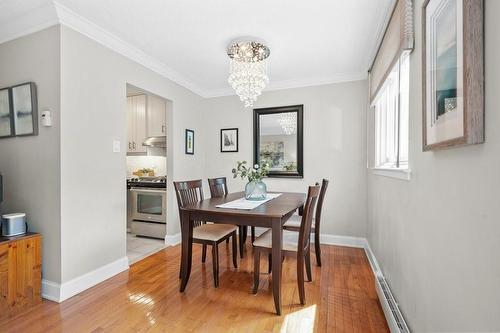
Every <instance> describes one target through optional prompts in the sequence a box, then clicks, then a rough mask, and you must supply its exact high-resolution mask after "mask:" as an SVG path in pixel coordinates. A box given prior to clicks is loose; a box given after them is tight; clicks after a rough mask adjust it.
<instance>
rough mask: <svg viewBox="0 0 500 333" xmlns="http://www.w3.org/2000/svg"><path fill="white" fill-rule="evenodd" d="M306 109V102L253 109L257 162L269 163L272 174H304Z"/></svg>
mask: <svg viewBox="0 0 500 333" xmlns="http://www.w3.org/2000/svg"><path fill="white" fill-rule="evenodd" d="M303 110H304V106H303V105H292V106H281V107H274V108H264V109H254V110H253V115H254V118H253V151H254V164H259V165H260V164H263V163H269V165H270V167H271V170H270V172H269V175H268V177H288V178H303V177H304V164H303V151H304V150H303V130H304V129H303V119H304V116H303Z"/></svg>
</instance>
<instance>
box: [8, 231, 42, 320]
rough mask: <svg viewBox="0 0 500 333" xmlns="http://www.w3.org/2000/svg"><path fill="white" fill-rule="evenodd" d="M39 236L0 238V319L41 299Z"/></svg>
mask: <svg viewBox="0 0 500 333" xmlns="http://www.w3.org/2000/svg"><path fill="white" fill-rule="evenodd" d="M41 253H42V250H41V236H40V234H36V233H27V234H24V235H21V236H13V237H0V320H3V319H6V318H10V317H13V316H15V315H17V314H19V313H21V312H23V311H25V310H26V309H28V308H30V307H32V306H34V305H36V304H39V303H41V302H42V297H41V288H42V256H41Z"/></svg>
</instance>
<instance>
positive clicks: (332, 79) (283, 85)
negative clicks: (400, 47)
mask: <svg viewBox="0 0 500 333" xmlns="http://www.w3.org/2000/svg"><path fill="white" fill-rule="evenodd" d="M367 77H368V75H367V72H354V73H342V74H335V75H332V76H329V77H326V78H307V79H292V80H283V81H272V82H271V83H270V84H269V87H267V88H266V89H265V90H264V91H263V92H267V91H274V90H285V89H294V88H305V87H314V86H322V85H327V84H333V83H343V82H351V81H361V80H366V79H367ZM233 95H235V93H234V90H233V89H231V88H230V87H227V88H223V89H214V90H210V91H207V92H206V94H205V96H204V97H205V98H214V97H223V96H233Z"/></svg>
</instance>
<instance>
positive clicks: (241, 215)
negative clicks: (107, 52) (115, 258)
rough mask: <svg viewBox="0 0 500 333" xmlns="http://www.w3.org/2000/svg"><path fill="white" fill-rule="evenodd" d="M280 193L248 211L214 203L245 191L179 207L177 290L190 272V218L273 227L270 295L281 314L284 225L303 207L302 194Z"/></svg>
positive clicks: (222, 202) (191, 232)
mask: <svg viewBox="0 0 500 333" xmlns="http://www.w3.org/2000/svg"><path fill="white" fill-rule="evenodd" d="M280 193H281V195H280V196H278V197H277V198H274V199H272V200H270V201H267V202H265V203H263V204H261V205H260V206H258V207H256V208H254V209H251V210H242V209H226V208H217V207H216V206H218V205H221V204H224V203H227V202H230V201H233V200H236V199H240V198H243V197H244V196H245V193H244V192H237V193H230V194H228V195H226V196H224V197H221V198H210V199H205V200H202V201H199V202H197V203H194V204H187V205H185V206H184V207H182V208H181V209H180V214H181V216H180V220H181V236H182V255H181V285H180V291H181V292H184V290H186V286H187V283H188V281H189V275H190V273H191V262H192V253H193V251H192V248H193V221H208V222H213V223H228V224H235V225H243V226H251V227H262V228H269V229H271V230H272V274H273V282H272V285H273V297H274V305H275V307H276V313H277V314H278V315H281V267H282V244H283V224H284V223H285V222H286V221H287V220H288V219H289V218H290V217H291V216H292V215H293V214H294V212H295V211H296V210H297V209H298V210H299V213H301V210H302V208H303V206H304V202H305V198H306V196H305V194H303V193H291V192H280Z"/></svg>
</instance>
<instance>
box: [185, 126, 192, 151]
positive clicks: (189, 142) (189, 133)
mask: <svg viewBox="0 0 500 333" xmlns="http://www.w3.org/2000/svg"><path fill="white" fill-rule="evenodd" d="M186 154H188V155H194V131H193V130H190V129H187V130H186Z"/></svg>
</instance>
